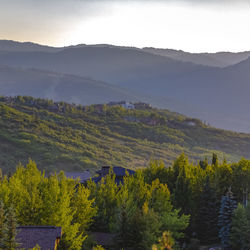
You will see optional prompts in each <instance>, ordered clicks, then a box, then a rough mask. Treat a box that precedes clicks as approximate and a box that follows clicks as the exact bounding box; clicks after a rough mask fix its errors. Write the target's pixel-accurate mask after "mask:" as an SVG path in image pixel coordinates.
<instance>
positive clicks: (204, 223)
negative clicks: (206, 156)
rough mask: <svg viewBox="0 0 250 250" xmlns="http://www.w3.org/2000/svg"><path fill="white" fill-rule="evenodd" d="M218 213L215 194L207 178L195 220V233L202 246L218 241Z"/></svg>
mask: <svg viewBox="0 0 250 250" xmlns="http://www.w3.org/2000/svg"><path fill="white" fill-rule="evenodd" d="M218 212H219V211H218V203H217V199H216V194H215V191H214V190H213V189H212V188H211V186H210V181H209V177H207V178H206V183H205V186H204V189H203V191H202V193H201V197H200V202H199V210H198V215H197V220H196V228H197V229H196V232H197V234H198V238H199V240H200V241H201V242H202V243H204V244H210V243H214V242H216V241H217V239H218Z"/></svg>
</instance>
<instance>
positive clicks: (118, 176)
mask: <svg viewBox="0 0 250 250" xmlns="http://www.w3.org/2000/svg"><path fill="white" fill-rule="evenodd" d="M111 169H112V171H113V173H114V174H115V182H116V183H117V184H120V183H122V182H123V177H124V176H126V173H128V174H129V175H134V174H135V171H134V170H131V169H127V168H123V167H118V166H115V167H111V166H103V167H102V168H101V170H99V171H97V172H96V173H97V174H99V176H97V177H94V178H92V180H93V181H94V182H95V183H98V182H99V181H101V179H102V178H103V177H105V176H106V175H108V174H109V171H110V170H111Z"/></svg>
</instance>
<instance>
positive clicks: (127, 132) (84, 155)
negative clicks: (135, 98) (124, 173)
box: [0, 97, 250, 172]
mask: <svg viewBox="0 0 250 250" xmlns="http://www.w3.org/2000/svg"><path fill="white" fill-rule="evenodd" d="M0 142H1V143H0V167H1V168H2V169H3V170H4V171H5V172H8V171H12V170H13V168H14V166H15V165H16V164H17V163H18V162H19V161H21V162H26V161H27V159H28V158H29V157H31V158H32V159H34V160H35V161H36V162H37V164H38V166H39V167H40V168H42V169H45V170H47V171H54V170H59V169H62V170H70V171H79V170H83V169H87V168H89V169H91V170H93V171H94V170H95V169H96V168H97V167H100V166H101V165H103V164H112V165H121V166H127V167H131V168H134V167H142V166H145V165H146V164H147V163H148V161H149V160H150V158H157V159H159V158H161V159H163V160H164V161H165V162H168V163H169V162H171V161H172V159H174V158H175V157H176V156H177V155H179V154H180V153H181V152H185V153H186V154H187V155H188V156H189V157H190V158H191V159H192V160H197V159H201V158H202V157H205V156H211V153H212V152H217V154H218V155H219V156H220V158H223V157H226V158H227V159H229V160H238V159H239V158H240V157H242V156H244V157H246V158H250V153H249V152H250V135H247V134H238V133H234V132H229V131H224V130H218V129H215V128H212V127H209V126H207V125H205V124H203V123H202V122H201V121H199V120H196V119H190V118H188V117H185V116H182V115H179V114H177V113H172V112H169V111H168V110H158V109H153V108H150V107H144V108H136V109H133V110H126V109H124V108H122V107H119V106H112V107H110V106H108V105H93V106H86V107H83V106H74V105H70V104H66V103H54V102H53V101H48V100H42V99H34V98H31V97H17V98H7V97H1V98H0Z"/></svg>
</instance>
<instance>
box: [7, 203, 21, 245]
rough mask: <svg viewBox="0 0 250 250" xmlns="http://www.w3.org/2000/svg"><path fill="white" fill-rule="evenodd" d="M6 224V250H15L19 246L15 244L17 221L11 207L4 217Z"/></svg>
mask: <svg viewBox="0 0 250 250" xmlns="http://www.w3.org/2000/svg"><path fill="white" fill-rule="evenodd" d="M6 223H7V237H6V249H8V250H15V249H16V248H17V247H18V245H19V244H18V243H17V242H16V235H17V229H16V227H17V221H16V216H15V212H14V209H13V208H11V207H10V208H9V210H8V213H7V216H6Z"/></svg>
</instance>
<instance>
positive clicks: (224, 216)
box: [218, 188, 236, 250]
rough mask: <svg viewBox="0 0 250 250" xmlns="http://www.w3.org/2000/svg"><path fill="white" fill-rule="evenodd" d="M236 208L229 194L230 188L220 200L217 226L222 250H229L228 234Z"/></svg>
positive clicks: (231, 195)
mask: <svg viewBox="0 0 250 250" xmlns="http://www.w3.org/2000/svg"><path fill="white" fill-rule="evenodd" d="M235 208H236V202H235V200H234V197H233V193H232V192H231V188H230V189H229V191H228V192H227V194H226V195H225V196H223V197H222V199H221V207H220V212H219V220H218V225H219V227H220V230H219V237H220V239H221V245H222V249H223V250H230V249H231V245H230V233H231V226H232V216H233V212H234V210H235Z"/></svg>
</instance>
